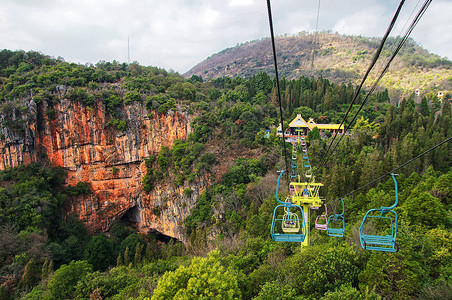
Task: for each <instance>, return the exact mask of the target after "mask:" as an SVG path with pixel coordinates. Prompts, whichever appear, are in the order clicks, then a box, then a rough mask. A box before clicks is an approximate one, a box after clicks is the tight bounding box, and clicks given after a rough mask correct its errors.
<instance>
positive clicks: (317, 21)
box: [311, 0, 320, 77]
mask: <svg viewBox="0 0 452 300" xmlns="http://www.w3.org/2000/svg"><path fill="white" fill-rule="evenodd" d="M319 14H320V0H319V4H318V6H317V20H316V22H315V32H314V36H313V40H314V41H313V42H312V50H311V52H312V53H311V76H312V77H314V52H315V45H316V44H317V33H318V27H319Z"/></svg>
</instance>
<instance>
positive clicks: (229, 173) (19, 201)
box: [0, 50, 452, 299]
mask: <svg viewBox="0 0 452 300" xmlns="http://www.w3.org/2000/svg"><path fill="white" fill-rule="evenodd" d="M0 54H1V55H0V58H1V59H0V65H1V66H2V68H1V70H0V72H1V75H0V76H1V78H0V79H1V96H2V97H1V102H2V103H1V109H2V111H1V112H2V116H3V117H4V119H3V120H9V123H7V122H6V123H2V125H3V126H4V128H2V130H5V132H6V128H14V129H15V131H14V132H16V134H19V133H20V132H21V131H25V130H26V128H25V127H24V124H23V123H21V122H20V120H23V119H25V118H27V117H28V115H27V113H29V112H27V111H26V109H24V107H25V108H26V106H25V105H23V104H24V103H29V102H30V101H31V100H33V101H34V102H35V103H36V104H37V105H38V106H39V105H42V103H43V102H46V103H47V105H48V106H49V107H51V106H52V103H53V102H54V101H58V99H60V98H61V97H67V98H69V99H71V100H72V101H79V102H81V103H84V105H85V106H86V107H91V106H93V105H96V103H98V102H96V101H93V99H98V100H101V102H100V103H101V104H102V105H104V106H105V108H106V109H107V110H108V112H109V114H110V117H111V119H117V120H118V122H117V123H115V122H113V123H112V124H110V125H111V126H112V127H113V128H114V127H116V128H117V129H113V130H119V131H122V130H127V123H128V122H129V121H130V120H128V119H127V117H126V116H124V115H123V114H121V112H122V110H121V108H122V107H124V106H125V105H130V104H131V103H134V102H135V101H142V102H143V103H145V105H146V107H147V108H148V109H149V111H151V113H152V114H166V113H168V112H170V111H171V110H172V109H178V110H185V111H186V112H187V113H192V114H195V116H196V117H195V118H194V120H193V122H192V124H191V127H192V129H193V132H192V133H191V135H190V136H189V138H188V139H187V140H184V141H182V140H180V141H176V142H175V143H174V144H173V145H172V146H171V147H162V149H161V151H160V152H159V153H158V154H157V155H155V156H149V157H147V158H144V160H145V165H146V167H147V173H146V175H145V176H143V178H142V188H143V190H144V191H151V190H152V189H154V188H155V187H157V186H158V185H159V184H160V181H162V180H166V181H169V182H172V183H173V184H174V185H176V186H179V185H182V184H183V183H184V182H186V181H191V180H196V179H197V178H198V177H201V176H209V177H211V178H212V180H211V184H210V186H209V188H208V189H207V190H206V191H205V192H204V193H203V194H202V195H201V197H200V198H199V200H198V202H197V205H196V207H195V208H194V209H193V210H192V211H191V214H190V216H189V217H187V218H186V220H185V232H186V235H187V238H188V243H187V244H186V245H182V244H181V243H176V242H175V241H170V242H167V241H163V239H161V237H160V236H158V235H154V234H152V233H150V234H138V233H136V232H135V230H133V229H131V228H130V227H129V226H128V225H129V224H127V223H124V222H118V223H116V224H114V225H113V226H112V227H111V229H110V230H109V232H107V233H105V234H104V233H100V232H99V233H97V235H93V236H91V235H88V234H87V231H86V229H84V226H83V225H82V224H80V223H79V222H77V221H75V218H72V217H71V216H68V215H66V214H63V213H62V212H64V211H65V210H64V205H65V203H67V202H66V201H65V200H67V199H69V198H71V197H85V196H88V195H89V193H91V190H90V185H89V182H81V183H80V184H77V185H74V186H69V187H66V186H64V172H62V170H61V169H60V168H50V167H48V166H45V164H44V163H45V161H46V160H45V157H42V158H41V159H42V162H43V164H42V165H38V164H36V165H30V166H21V167H19V168H13V169H7V170H4V171H2V172H1V173H0V179H1V183H0V226H1V228H2V229H1V231H0V251H1V252H0V298H5V299H11V298H19V297H22V298H25V299H68V298H70V299H73V298H75V299H87V298H93V299H104V298H105V299H107V298H108V299H148V298H153V299H162V298H165V299H166V298H171V297H184V298H200V297H204V298H215V297H218V298H244V299H268V298H270V297H272V298H276V299H292V298H299V299H340V298H346V299H349V298H355V299H368V298H369V299H379V298H388V299H392V298H394V299H404V298H413V297H421V298H426V299H438V298H439V299H441V298H443V299H449V298H450V297H451V295H452V269H451V266H452V256H451V253H452V244H451V242H450V241H451V232H452V231H451V229H452V220H451V209H452V207H451V187H450V182H451V178H452V169H451V166H452V164H451V160H452V156H451V155H450V152H451V146H450V143H449V144H445V145H443V146H441V147H439V148H437V149H436V150H434V151H432V152H429V154H428V155H425V156H422V158H420V159H418V160H415V161H414V162H413V163H411V164H409V165H407V166H406V167H404V168H402V169H401V170H400V175H399V177H398V181H399V200H400V202H399V206H398V208H397V212H398V213H399V215H400V220H399V221H400V223H399V234H398V240H399V244H400V251H399V252H397V253H376V252H371V251H364V250H362V249H361V248H360V246H359V239H358V233H357V232H358V228H359V224H360V222H361V220H362V218H363V216H364V214H365V212H366V211H367V210H368V209H370V208H375V207H379V206H381V205H383V204H388V203H387V202H390V199H392V197H393V195H394V191H393V189H394V187H393V183H392V180H391V179H388V180H383V181H382V182H381V183H380V184H378V185H376V186H369V187H367V188H366V189H362V190H361V191H360V193H355V194H353V195H352V196H350V197H348V198H346V204H345V207H346V213H345V218H346V224H347V227H346V235H345V238H344V239H336V238H332V237H328V236H326V235H325V234H324V232H319V231H315V230H313V235H312V238H311V243H312V245H311V246H310V247H305V248H302V249H300V246H299V245H298V244H291V243H276V242H273V241H272V240H271V237H270V234H269V231H270V225H271V217H272V213H273V209H274V207H275V206H276V200H275V197H274V191H275V185H276V176H275V173H276V172H275V171H276V170H279V169H281V168H284V162H283V159H282V155H281V151H282V150H281V146H280V143H279V141H278V139H277V137H276V135H275V127H276V126H277V125H278V123H279V119H278V118H277V111H278V110H277V104H276V103H277V100H276V93H275V88H274V86H275V81H274V79H272V78H271V77H270V76H269V75H268V74H267V73H264V72H259V73H257V74H255V75H253V76H251V77H250V78H249V79H243V78H241V77H235V78H229V77H220V78H217V79H214V80H211V81H207V82H203V80H202V78H201V77H200V76H193V77H191V78H190V79H188V80H187V79H184V78H183V77H181V76H179V75H177V74H171V73H167V72H166V71H164V70H161V69H158V68H150V67H142V66H139V65H137V64H131V65H127V64H118V63H106V62H102V63H99V64H98V65H96V66H80V65H77V64H69V63H66V62H63V61H61V60H55V59H51V58H48V57H46V56H44V55H42V54H38V53H33V52H27V53H25V52H20V51H19V52H11V51H7V50H3V51H2V52H1V53H0ZM25 64H26V65H27V67H25ZM54 72H56V74H53V73H54ZM52 74H53V75H52ZM57 74H58V75H57ZM94 74H98V75H94ZM38 78H41V79H39V80H38ZM280 85H281V87H282V91H283V94H282V100H283V101H282V108H283V118H284V120H285V121H290V120H291V119H292V118H293V117H294V116H295V115H296V114H301V115H302V117H303V118H305V119H309V118H313V119H314V120H315V121H316V122H318V123H334V122H340V120H341V119H342V118H343V115H344V112H345V110H346V108H347V107H348V105H349V104H350V102H351V100H352V97H353V94H354V91H355V87H354V86H353V85H352V84H343V83H340V84H337V83H334V82H331V81H330V80H328V79H326V78H322V77H319V78H308V77H303V76H301V77H298V78H294V79H291V80H288V79H285V78H283V79H282V80H281V82H280ZM363 95H364V94H363ZM360 101H361V99H358V101H357V104H356V105H359V104H360ZM356 110H357V107H352V112H353V111H356ZM47 112H48V116H50V115H51V110H47ZM19 116H22V117H23V118H21V117H19ZM360 117H361V118H360V119H359V120H358V121H357V122H356V124H354V126H353V129H352V131H351V132H350V133H349V134H348V135H346V136H345V137H344V139H343V140H342V142H341V145H340V146H339V147H338V149H337V151H336V152H335V154H334V156H332V158H331V159H330V160H329V162H328V164H327V165H326V166H322V165H320V160H321V158H322V156H323V155H324V154H325V152H326V149H327V146H328V144H329V142H330V140H331V139H330V137H328V135H327V136H325V137H324V138H325V139H321V138H320V136H319V135H311V136H310V138H309V153H310V160H311V164H312V166H313V167H314V169H313V171H314V174H315V175H316V179H317V181H321V182H324V183H325V187H324V189H323V190H322V191H321V192H322V195H323V196H325V197H326V199H327V205H329V208H331V210H332V211H334V210H335V208H336V206H337V201H335V199H337V197H340V196H342V195H344V194H347V193H349V192H351V191H353V190H354V189H356V188H358V187H361V186H363V185H364V184H366V183H368V182H369V181H371V180H372V179H374V178H377V177H378V176H380V175H382V174H384V173H386V172H388V171H389V170H392V169H394V168H396V167H398V166H400V165H401V164H402V163H404V162H406V161H408V160H410V159H411V158H413V157H415V156H417V155H419V154H421V153H422V152H423V151H425V150H426V149H429V148H430V147H432V146H434V145H436V144H438V143H439V142H441V141H443V140H445V139H446V138H448V137H450V136H451V129H450V128H451V127H450V125H451V123H452V122H451V118H452V116H451V106H450V94H446V95H445V97H444V98H443V100H442V102H441V101H440V100H439V99H438V98H437V96H436V93H434V91H432V92H429V91H426V92H425V93H424V94H422V96H421V97H418V96H415V95H414V93H410V94H407V95H405V97H400V98H399V97H398V98H393V97H392V98H391V96H390V94H389V93H388V92H387V91H386V90H382V91H380V92H378V93H376V94H374V95H372V96H371V97H370V99H369V100H368V103H367V105H366V106H365V109H364V110H363V112H362V113H361V115H360ZM119 121H124V122H125V124H126V125H125V126H126V127H125V128H123V126H122V125H121V124H124V123H120V122H119ZM115 124H117V125H115ZM266 129H269V130H270V134H269V135H268V136H267V132H266ZM11 130H12V129H11ZM150 130H152V129H150ZM2 132H4V131H2ZM289 147H290V145H288V148H289ZM183 193H184V194H186V196H187V197H189V196H190V195H191V191H190V190H188V189H185V190H184V191H183ZM154 213H155V215H157V214H162V213H164V209H163V207H162V208H160V209H157V208H156V209H155V212H154ZM312 218H313V220H314V218H315V214H313V215H312ZM313 220H311V224H312V223H313V222H312V221H313ZM165 242H167V243H165Z"/></svg>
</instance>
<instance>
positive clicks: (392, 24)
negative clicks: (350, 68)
mask: <svg viewBox="0 0 452 300" xmlns="http://www.w3.org/2000/svg"><path fill="white" fill-rule="evenodd" d="M404 3H405V0H402V1H400V4H399V7H398V8H397V11H396V13H395V15H394V17H393V18H392V20H391V23H390V24H389V27H388V29H387V30H386V33H385V35H384V36H383V39H382V40H381V42H380V46H379V47H378V49H377V52H375V55H374V57H373V59H372V62H371V63H370V65H369V67H368V69H367V71H366V74H365V75H364V77H363V79H362V81H361V84H360V85H359V87H358V89H357V90H356V93H355V96H354V97H353V100H352V102H351V103H350V106H349V107H348V109H347V112H346V113H345V116H344V118H343V119H342V122H341V124H340V125H339V128H341V126H342V125H343V124H344V122H345V120H346V119H347V116H348V114H349V112H350V110H351V108H352V107H353V104H354V103H355V101H356V99H357V98H358V95H359V93H360V92H361V88H362V86H363V85H364V82H365V81H366V79H367V76H369V73H370V71H371V70H372V68H373V67H374V66H375V63H376V62H377V60H378V58H379V57H380V54H381V51H382V49H383V45H384V44H385V42H386V39H387V38H388V36H389V33H390V32H391V30H392V28H393V27H394V25H395V22H396V20H397V18H398V16H399V13H400V10H401V9H402V6H403V4H404ZM338 132H339V130H338V131H336V133H335V134H334V136H333V139H332V140H331V143H330V145H329V146H328V149H327V150H326V152H325V154H324V155H323V157H322V159H321V160H323V162H322V165H323V166H325V165H326V161H327V159H326V157H327V155H328V152H329V151H330V149H331V145H332V144H333V142H334V140H335V139H336V137H337V134H338Z"/></svg>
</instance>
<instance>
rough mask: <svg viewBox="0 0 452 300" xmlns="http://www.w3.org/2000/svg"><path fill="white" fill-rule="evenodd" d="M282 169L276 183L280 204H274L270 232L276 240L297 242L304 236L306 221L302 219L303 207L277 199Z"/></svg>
mask: <svg viewBox="0 0 452 300" xmlns="http://www.w3.org/2000/svg"><path fill="white" fill-rule="evenodd" d="M283 173H284V171H281V173H280V174H279V177H278V183H277V185H276V200H277V201H278V202H279V203H280V205H278V206H276V208H275V210H274V212H273V220H272V226H271V229H270V233H271V236H272V239H273V240H274V241H277V242H298V243H301V242H303V241H304V240H305V238H306V223H305V221H304V218H303V216H304V214H303V209H302V208H301V206H299V205H296V204H292V203H291V202H289V201H290V200H289V201H288V202H283V201H281V200H279V198H278V193H279V183H280V180H281V177H282V174H283Z"/></svg>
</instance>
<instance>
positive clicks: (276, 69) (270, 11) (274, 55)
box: [267, 0, 289, 174]
mask: <svg viewBox="0 0 452 300" xmlns="http://www.w3.org/2000/svg"><path fill="white" fill-rule="evenodd" d="M267 11H268V23H269V25H270V36H271V41H272V50H273V61H274V64H275V77H276V90H277V93H278V103H279V116H280V119H281V130H282V143H283V149H284V150H283V151H284V162H285V164H286V170H287V171H289V166H288V164H287V151H286V137H285V135H284V123H283V111H282V105H281V92H280V89H279V76H278V63H277V60H276V48H275V35H274V34H273V21H272V10H271V5H270V0H267ZM287 174H289V173H288V172H287Z"/></svg>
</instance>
